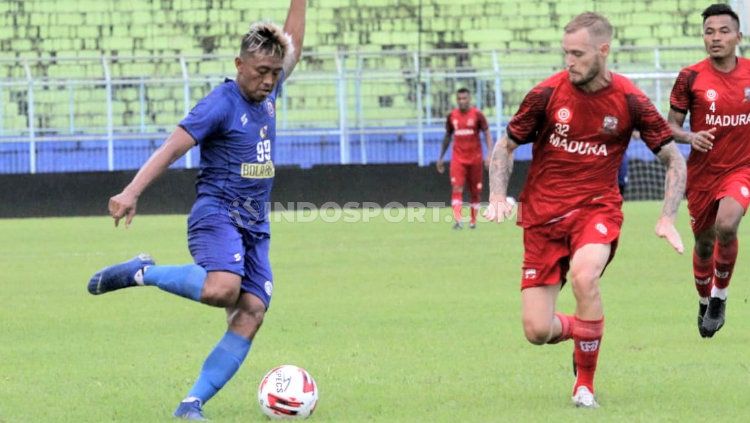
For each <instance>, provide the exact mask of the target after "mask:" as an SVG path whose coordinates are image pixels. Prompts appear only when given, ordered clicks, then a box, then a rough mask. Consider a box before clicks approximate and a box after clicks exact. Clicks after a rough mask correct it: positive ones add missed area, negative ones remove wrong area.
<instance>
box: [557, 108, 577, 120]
mask: <svg viewBox="0 0 750 423" xmlns="http://www.w3.org/2000/svg"><path fill="white" fill-rule="evenodd" d="M556 116H557V120H558V121H560V122H562V123H568V122H570V119H571V118H572V117H573V114H572V113H570V109H568V108H567V107H561V108H559V109H557V113H556Z"/></svg>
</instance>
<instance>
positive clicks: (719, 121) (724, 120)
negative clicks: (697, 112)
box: [706, 113, 750, 126]
mask: <svg viewBox="0 0 750 423" xmlns="http://www.w3.org/2000/svg"><path fill="white" fill-rule="evenodd" d="M706 125H709V126H744V125H750V113H747V114H742V115H706Z"/></svg>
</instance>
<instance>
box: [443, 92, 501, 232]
mask: <svg viewBox="0 0 750 423" xmlns="http://www.w3.org/2000/svg"><path fill="white" fill-rule="evenodd" d="M456 102H457V103H458V107H457V108H455V109H453V110H452V111H451V112H450V114H448V119H447V120H446V122H445V138H443V145H442V147H441V149H440V157H438V161H437V170H438V172H440V173H443V172H445V165H444V163H443V156H444V155H445V152H446V150H448V145H449V144H450V142H451V137H453V154H452V155H451V169H450V176H451V187H452V194H451V206H452V207H453V218H454V220H455V222H456V223H455V224H454V225H453V229H461V228H463V224H462V223H461V219H462V217H461V208H462V206H463V193H464V185H465V184H466V183H468V184H469V193H470V194H471V221H470V222H469V227H470V228H471V229H474V228H475V227H476V224H477V210H479V201H480V196H481V194H482V176H483V175H482V144H481V142H480V141H479V134H480V132H484V141H485V142H486V143H487V154H488V155H489V152H490V151H492V133H490V128H489V126H488V125H487V119H486V118H485V117H484V115H483V114H482V112H481V111H479V109H477V108H476V107H472V106H471V93H469V90H467V89H466V88H461V89H459V90H458V91H457V92H456ZM485 166H489V161H487V162H486V163H485Z"/></svg>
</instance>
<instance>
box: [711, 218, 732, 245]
mask: <svg viewBox="0 0 750 423" xmlns="http://www.w3.org/2000/svg"><path fill="white" fill-rule="evenodd" d="M715 227H716V238H717V239H718V241H719V243H720V244H728V243H730V242H732V241H734V240H735V238H737V225H736V224H735V222H734V221H733V220H731V219H722V218H720V217H719V218H717V219H716V225H715Z"/></svg>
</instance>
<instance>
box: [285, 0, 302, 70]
mask: <svg viewBox="0 0 750 423" xmlns="http://www.w3.org/2000/svg"><path fill="white" fill-rule="evenodd" d="M306 9H307V0H291V3H290V4H289V13H288V14H287V16H286V21H285V22H284V32H285V33H287V34H289V35H290V36H291V37H292V46H293V47H294V54H291V55H289V56H288V57H287V58H286V59H285V60H284V73H285V74H286V77H287V78H288V77H289V75H291V74H292V71H293V70H294V67H295V66H296V65H297V62H299V59H300V57H302V44H303V41H304V40H305V11H306Z"/></svg>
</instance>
